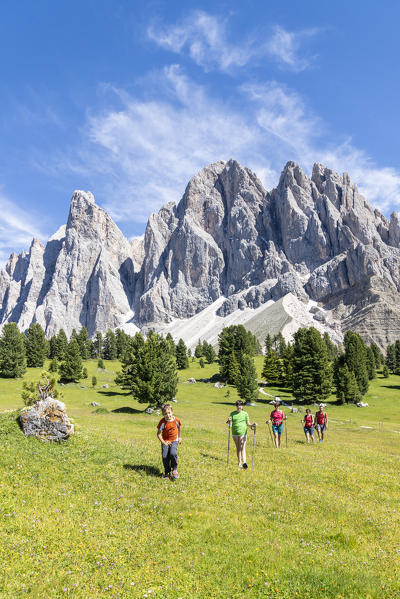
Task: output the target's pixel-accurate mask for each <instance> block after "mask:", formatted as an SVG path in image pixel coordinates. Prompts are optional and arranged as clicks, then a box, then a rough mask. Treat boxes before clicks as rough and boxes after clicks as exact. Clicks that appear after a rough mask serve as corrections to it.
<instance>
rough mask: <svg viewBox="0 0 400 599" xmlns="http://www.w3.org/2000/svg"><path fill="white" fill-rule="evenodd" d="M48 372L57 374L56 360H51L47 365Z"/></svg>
mask: <svg viewBox="0 0 400 599" xmlns="http://www.w3.org/2000/svg"><path fill="white" fill-rule="evenodd" d="M49 372H58V361H57V358H53V359H52V360H51V362H50V364H49Z"/></svg>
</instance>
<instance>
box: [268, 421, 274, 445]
mask: <svg viewBox="0 0 400 599" xmlns="http://www.w3.org/2000/svg"><path fill="white" fill-rule="evenodd" d="M267 424H268V430H269V436H270V437H271V444H272V449H273V448H274V440H273V438H272V433H271V427H270V425H269V420H267Z"/></svg>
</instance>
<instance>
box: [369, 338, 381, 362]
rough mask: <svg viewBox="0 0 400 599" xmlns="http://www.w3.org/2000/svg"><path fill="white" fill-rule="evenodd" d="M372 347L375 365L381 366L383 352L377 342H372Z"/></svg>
mask: <svg viewBox="0 0 400 599" xmlns="http://www.w3.org/2000/svg"><path fill="white" fill-rule="evenodd" d="M371 349H372V351H373V352H374V358H375V367H376V368H380V367H381V365H382V354H381V351H380V349H379V347H378V346H377V344H376V343H371Z"/></svg>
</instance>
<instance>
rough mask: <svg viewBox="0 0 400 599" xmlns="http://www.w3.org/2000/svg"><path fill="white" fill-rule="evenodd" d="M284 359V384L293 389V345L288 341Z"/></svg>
mask: <svg viewBox="0 0 400 599" xmlns="http://www.w3.org/2000/svg"><path fill="white" fill-rule="evenodd" d="M282 360H283V366H284V372H285V376H284V381H283V384H284V385H285V386H286V387H288V388H289V389H291V388H292V384H293V345H291V344H290V343H288V344H287V346H286V350H285V353H284V354H283V356H282Z"/></svg>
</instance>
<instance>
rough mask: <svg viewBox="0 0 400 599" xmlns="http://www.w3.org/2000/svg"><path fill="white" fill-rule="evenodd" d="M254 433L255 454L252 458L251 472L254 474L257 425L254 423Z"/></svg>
mask: <svg viewBox="0 0 400 599" xmlns="http://www.w3.org/2000/svg"><path fill="white" fill-rule="evenodd" d="M253 426H254V429H253V430H254V435H253V456H252V458H251V474H253V465H254V449H255V447H256V428H257V427H256V425H255V424H254V425H253Z"/></svg>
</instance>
